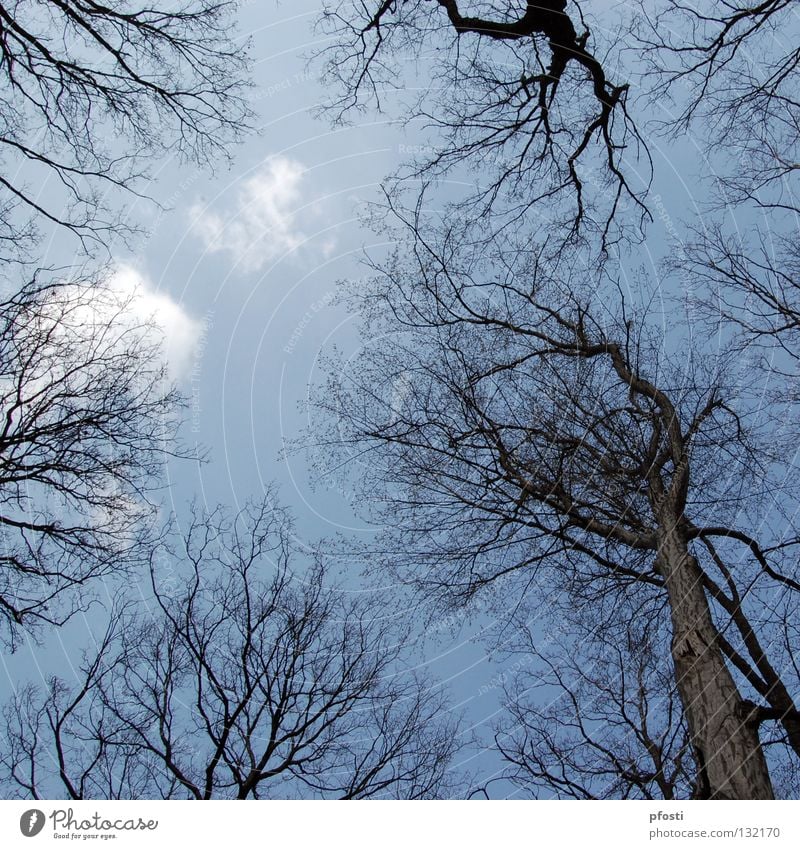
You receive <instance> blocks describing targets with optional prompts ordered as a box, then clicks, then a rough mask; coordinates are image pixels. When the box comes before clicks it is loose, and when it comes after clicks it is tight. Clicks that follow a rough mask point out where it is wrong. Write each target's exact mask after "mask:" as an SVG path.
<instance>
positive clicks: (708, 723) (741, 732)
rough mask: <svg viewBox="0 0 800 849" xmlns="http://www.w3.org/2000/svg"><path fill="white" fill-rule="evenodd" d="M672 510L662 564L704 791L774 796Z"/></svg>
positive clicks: (719, 795) (662, 536)
mask: <svg viewBox="0 0 800 849" xmlns="http://www.w3.org/2000/svg"><path fill="white" fill-rule="evenodd" d="M670 513H671V511H664V513H663V514H662V516H661V517H660V518H661V528H660V531H659V543H660V544H659V552H658V567H659V570H660V572H661V574H662V575H663V577H664V580H665V582H666V587H667V593H668V595H669V602H670V612H671V618H672V628H673V636H672V658H673V661H674V663H675V676H676V680H677V686H678V691H679V693H680V696H681V699H682V701H683V706H684V710H685V712H686V717H687V721H688V724H689V732H690V736H691V739H692V744H693V746H694V749H695V752H696V755H697V760H698V767H699V776H700V787H699V789H698V792H699V795H701V796H703V797H707V798H710V799H772V798H774V793H773V789H772V781H771V780H770V776H769V770H768V769H767V762H766V759H765V757H764V752H763V750H762V748H761V743H760V741H759V738H758V726H757V724H756V723H755V722H753V721H752V720H751V712H750V705H749V703H748V702H747V701H746V700H745V699H744V698H743V697H742V695H741V694H740V692H739V689H738V687H737V686H736V682H735V681H734V680H733V676H732V675H731V672H730V670H729V669H728V666H727V664H726V662H725V658H724V656H723V654H722V651H721V650H720V648H719V645H718V641H717V629H716V626H715V625H714V622H713V619H712V617H711V610H710V608H709V605H708V600H707V598H706V595H705V591H704V589H703V580H702V573H701V571H700V566H699V564H698V562H697V560H696V559H695V558H694V557H693V556H692V554H691V553H690V551H689V547H688V542H687V539H686V534H685V532H684V531H683V530H682V529H681V525H680V523H679V520H678V519H677V517H676V516H674V515H670Z"/></svg>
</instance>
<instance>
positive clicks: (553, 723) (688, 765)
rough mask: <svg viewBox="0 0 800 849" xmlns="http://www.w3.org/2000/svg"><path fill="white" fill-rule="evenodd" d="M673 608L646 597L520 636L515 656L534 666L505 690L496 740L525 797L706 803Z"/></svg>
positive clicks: (580, 611)
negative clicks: (672, 660) (701, 797)
mask: <svg viewBox="0 0 800 849" xmlns="http://www.w3.org/2000/svg"><path fill="white" fill-rule="evenodd" d="M643 589H644V588H643ZM641 603H643V604H644V605H645V606H646V609H647V613H648V616H647V619H646V620H645V619H644V618H643V617H642V616H641V610H640V608H639V604H641ZM665 607H666V606H665V605H664V604H663V599H661V598H659V596H658V595H657V594H654V593H648V592H647V591H646V589H645V590H644V591H642V592H638V593H630V592H628V593H626V594H625V596H624V597H622V598H620V599H616V600H615V603H614V604H613V605H612V604H609V603H608V602H607V601H606V603H604V604H601V605H599V606H597V607H595V606H593V605H590V604H584V605H581V606H578V607H577V608H576V609H573V610H564V609H563V608H562V607H559V609H558V614H557V616H552V615H547V616H546V617H545V620H546V621H545V623H542V622H541V620H540V618H539V617H537V618H536V627H535V628H533V627H531V626H530V625H529V624H528V625H524V626H523V627H517V628H516V629H515V633H516V635H517V638H516V641H515V652H516V653H522V656H523V657H525V658H526V663H525V664H524V665H521V666H520V670H519V671H518V673H517V674H516V675H514V676H513V677H512V678H511V680H509V681H508V682H507V684H506V686H505V691H506V699H507V709H506V712H505V714H504V716H503V719H502V720H501V722H500V723H498V725H499V728H498V732H497V734H496V737H495V739H496V742H497V746H498V748H499V750H500V751H501V752H502V754H503V756H504V757H505V758H506V760H507V761H508V762H509V765H510V768H509V770H508V772H507V777H508V778H510V779H511V780H512V781H513V782H514V783H515V784H516V785H518V786H519V787H520V788H521V789H522V790H523V792H526V793H528V794H530V795H532V796H534V797H536V798H543V797H553V796H555V797H557V798H560V797H569V798H575V799H618V798H623V799H681V798H687V797H692V796H696V795H698V793H699V792H700V790H701V788H699V787H698V786H697V784H696V779H697V775H698V772H697V764H696V762H695V760H694V757H693V754H692V747H691V744H690V743H689V740H688V735H687V731H686V723H685V719H684V715H683V710H682V707H681V701H680V697H679V696H678V693H677V691H676V687H675V679H674V676H673V674H672V669H671V668H670V664H669V645H668V631H669V628H668V626H667V624H668V616H669V614H668V611H666V610H665ZM665 618H666V620H667V621H666V622H665ZM543 624H544V626H545V627H544V628H542V625H543ZM665 626H667V627H665ZM541 631H544V634H545V636H544V637H542V634H541Z"/></svg>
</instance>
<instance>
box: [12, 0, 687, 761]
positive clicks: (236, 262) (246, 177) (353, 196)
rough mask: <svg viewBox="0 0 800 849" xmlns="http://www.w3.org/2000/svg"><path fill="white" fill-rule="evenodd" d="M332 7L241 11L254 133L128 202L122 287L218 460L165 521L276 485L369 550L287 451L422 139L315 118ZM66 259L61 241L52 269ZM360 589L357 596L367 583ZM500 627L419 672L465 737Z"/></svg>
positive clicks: (119, 250)
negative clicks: (444, 685) (147, 324)
mask: <svg viewBox="0 0 800 849" xmlns="http://www.w3.org/2000/svg"><path fill="white" fill-rule="evenodd" d="M604 5H608V4H604ZM319 7H320V3H319V0H298V2H295V3H292V4H288V3H273V2H266V0H261V2H250V3H245V4H243V9H242V13H241V31H242V34H243V37H249V38H251V39H252V43H253V48H252V55H253V58H254V76H255V79H254V82H255V88H254V92H253V93H254V106H255V108H256V110H257V113H258V125H259V131H258V132H257V133H256V134H253V135H252V136H251V137H250V138H248V139H247V141H246V142H245V143H244V144H243V145H241V147H239V148H238V149H236V150H235V151H232V164H231V166H230V168H228V167H226V166H222V167H221V168H220V170H219V171H218V172H217V173H215V174H212V173H210V172H209V171H208V170H207V169H202V170H201V169H197V168H196V167H191V166H186V165H181V164H180V163H178V162H176V161H174V160H170V159H166V160H164V161H163V162H161V163H159V165H158V167H157V168H156V169H155V173H154V176H155V180H154V182H153V184H152V185H151V186H150V187H149V192H150V194H151V195H152V196H153V197H154V198H156V199H157V200H158V201H159V202H161V203H162V204H164V205H166V206H167V207H169V209H168V210H167V211H165V212H163V213H161V212H158V210H157V209H155V208H154V207H153V206H152V204H149V203H147V202H145V201H135V202H133V203H132V202H131V199H130V198H129V199H127V201H126V203H127V204H128V205H129V209H128V212H129V214H130V216H131V219H132V220H134V221H142V222H143V223H144V224H145V226H147V227H149V228H150V230H151V232H150V233H149V234H148V235H147V236H146V237H144V238H142V239H140V240H139V241H138V242H137V243H135V244H134V245H133V246H131V247H130V248H125V247H124V246H116V248H115V251H114V255H113V261H114V263H115V264H116V271H115V272H114V273H115V275H116V279H117V280H118V281H119V285H120V286H123V287H126V286H133V285H138V286H139V287H140V289H141V291H142V292H143V295H142V300H141V309H142V310H143V311H144V312H145V313H153V314H154V315H155V316H156V318H157V319H158V321H159V322H160V323H161V324H162V326H163V327H164V330H165V333H166V337H167V343H168V344H167V355H168V357H169V362H170V367H171V369H172V371H173V374H174V375H175V377H176V379H177V380H178V381H179V383H180V384H181V386H182V387H183V388H184V391H185V392H186V393H187V395H188V397H189V402H190V409H189V411H188V416H187V422H186V424H185V426H184V437H185V439H187V440H189V441H192V442H194V441H197V442H198V443H199V444H202V445H203V446H205V447H207V448H208V449H209V450H210V461H209V462H208V463H207V464H205V465H203V466H198V465H196V464H192V463H190V462H185V461H184V462H179V463H173V464H172V465H171V466H170V469H169V489H168V490H167V491H165V510H169V509H172V510H175V511H176V513H177V514H178V516H181V515H182V514H183V513H184V511H185V505H186V502H187V501H188V500H189V499H191V498H197V500H198V501H200V502H201V503H206V504H208V505H210V506H213V505H215V504H217V503H219V502H221V503H225V504H229V505H232V506H234V507H236V506H238V505H241V504H242V503H243V502H244V501H245V500H246V499H247V498H249V497H253V496H256V497H257V496H258V495H259V494H260V493H261V492H262V491H263V489H264V488H265V486H267V485H269V484H270V483H271V482H273V481H277V482H278V483H279V484H280V492H281V496H282V499H283V501H284V502H285V503H286V504H288V505H289V506H290V507H291V508H292V509H293V511H294V513H295V515H296V517H297V520H298V532H299V534H300V535H301V536H302V538H304V539H305V540H308V541H313V540H316V539H319V538H323V537H329V536H331V535H334V534H336V533H344V534H346V535H349V536H351V537H354V538H358V539H369V538H370V537H371V536H372V535H373V534H374V533H375V532H376V529H375V528H372V527H370V526H368V525H367V524H365V522H364V520H363V518H360V517H359V516H358V514H357V511H355V510H354V509H353V504H352V503H351V502H352V498H351V495H350V493H349V492H348V491H347V490H346V489H345V490H342V489H341V488H339V489H336V488H334V489H328V488H326V486H325V485H320V486H316V487H314V486H312V485H311V481H310V480H309V469H308V468H307V466H306V461H305V458H304V456H303V455H302V454H290V455H288V456H284V455H283V454H282V448H283V446H284V441H285V439H287V438H292V437H294V436H296V435H297V434H298V432H299V431H300V429H301V428H302V427H303V425H304V423H305V414H304V413H303V411H302V409H301V404H302V401H303V399H304V398H305V397H306V394H307V388H308V385H309V384H310V383H314V382H315V381H316V380H319V379H320V378H321V373H320V363H319V358H320V356H321V355H323V354H324V353H325V352H326V351H329V350H330V349H331V347H332V346H333V345H337V346H338V347H339V348H340V349H341V350H342V351H343V352H344V353H345V355H347V354H348V353H352V352H354V350H355V349H356V347H357V345H358V344H359V341H358V335H357V329H358V319H357V317H356V316H352V315H348V314H347V313H346V312H344V311H343V309H342V308H341V307H340V306H337V305H336V304H335V303H334V297H335V293H336V290H337V281H338V280H340V279H343V278H349V279H352V278H358V277H359V276H361V275H363V274H364V269H363V268H362V267H361V266H360V264H359V259H360V257H361V255H362V251H363V250H364V249H365V248H366V249H367V250H370V249H372V250H378V251H379V250H381V249H382V247H384V245H383V241H382V239H381V237H380V236H379V235H376V234H374V233H371V232H369V231H368V230H366V229H365V228H364V227H363V226H361V224H360V223H359V220H358V216H359V212H360V211H361V210H362V209H363V205H364V203H365V202H369V201H370V200H373V199H376V198H377V197H378V191H379V186H380V182H381V180H382V179H383V178H384V177H385V176H386V175H387V174H388V173H389V172H390V171H392V170H393V169H394V168H396V167H397V166H398V165H399V164H400V162H402V161H403V159H404V158H405V156H404V154H405V153H406V152H407V151H408V150H409V149H410V148H413V146H415V145H418V144H424V143H426V141H427V140H426V139H424V138H422V137H421V136H419V135H417V134H416V133H415V131H414V129H413V128H405V129H403V128H402V127H400V126H399V125H398V124H396V123H395V124H393V123H391V122H390V121H389V120H388V119H387V118H384V117H381V116H377V115H375V114H374V113H370V112H367V113H365V114H364V115H363V116H362V120H360V121H359V122H358V123H355V124H353V125H351V126H347V127H340V128H332V127H331V126H330V124H329V123H328V122H327V121H326V120H325V119H324V118H322V119H320V118H316V117H315V116H314V112H315V107H317V105H318V104H319V103H320V101H321V100H322V99H323V97H324V92H323V90H322V88H321V87H320V85H319V83H318V81H317V78H316V72H317V70H318V66H317V67H313V66H312V67H311V68H309V67H308V66H307V63H306V59H305V57H306V56H307V55H309V54H311V53H313V52H314V50H315V49H316V48H318V47H319V46H320V42H319V39H318V37H317V36H315V35H314V34H313V32H312V24H313V21H314V19H315V17H316V14H317V13H318V10H319ZM390 107H391V98H390ZM389 111H390V112H391V111H392V110H391V108H390V110H389ZM696 150H697V146H696V145H695V144H694V141H693V140H692V139H691V138H686V139H684V140H683V141H682V143H681V144H680V145H675V144H671V145H667V144H666V142H664V140H661V141H658V140H654V155H655V157H656V163H655V165H656V175H657V178H656V184H655V188H654V191H655V193H656V194H658V195H660V197H661V201H660V206H658V207H657V208H656V209H655V212H656V220H655V222H654V224H653V225H652V227H651V228H650V236H649V239H648V242H647V244H646V245H645V246H644V247H643V248H642V249H641V251H640V252H639V253H638V254H637V255H636V256H634V257H632V258H630V260H629V262H628V265H629V267H630V268H633V267H635V266H636V265H638V264H640V263H641V264H643V265H644V266H646V267H649V268H652V266H653V259H654V258H657V257H658V256H660V255H662V254H663V253H664V251H665V250H666V249H667V248H668V246H669V244H670V242H671V240H673V239H675V238H678V237H680V236H681V234H682V232H683V225H682V223H681V222H682V220H685V219H688V218H690V217H691V216H692V215H693V214H694V212H695V211H696V209H697V200H698V198H697V193H698V188H697V183H696V182H695V180H694V175H695V174H696V172H697V171H699V170H701V169H702V163H701V162H700V161H699V160H698V159H697V154H696ZM64 245H65V243H64V241H63V239H61V237H55V238H54V239H53V240H52V241H51V242H50V243H49V251H50V254H51V255H52V256H56V255H58V253H59V252H63V250H64ZM355 574H356V570H354V575H355ZM352 588H353V590H354V591H359V589H360V587H359V585H358V583H357V578H355V577H354V578H353V584H352ZM92 615H94V614H92ZM96 624H97V622H96V620H93V619H92V616H91V615H90V616H88V617H82V618H80V619H77V620H75V621H74V622H72V623H71V625H70V626H69V627H68V628H67V629H65V630H63V631H62V632H59V633H53V634H50V635H49V636H47V637H46V639H45V641H44V643H43V645H42V646H40V647H37V646H34V645H33V644H28V645H26V646H23V647H21V648H20V649H19V650H18V652H17V654H16V655H15V656H14V657H11V656H8V655H6V656H4V657H3V658H2V660H3V668H4V669H5V670H6V672H7V675H6V674H4V673H3V671H2V670H0V679H3V685H4V686H3V687H2V688H1V689H4V690H6V691H7V690H8V689H10V688H11V687H13V686H14V684H13V682H14V681H15V680H16V681H18V680H19V679H20V678H21V676H22V675H23V671H25V670H35V671H34V678H35V677H37V675H39V674H40V673H41V674H44V673H45V672H47V671H49V670H52V669H59V670H61V672H62V674H65V675H68V673H67V672H65V670H68V669H69V666H70V664H74V663H76V662H77V660H78V659H79V655H80V647H81V646H82V645H85V644H86V642H87V639H89V634H90V632H91V629H92V628H93V627H95V626H96ZM446 624H447V623H445V625H446ZM487 624H488V623H487V622H486V621H485V620H484V619H482V618H481V617H480V616H478V617H477V618H476V619H475V620H474V621H472V622H469V621H467V620H462V619H458V620H457V621H456V622H455V624H454V627H453V628H452V629H451V628H448V627H442V629H441V631H440V633H438V634H437V635H436V637H437V639H436V641H435V642H430V643H429V644H428V645H427V646H426V647H425V654H424V660H423V659H421V662H424V663H427V664H429V666H430V668H431V670H432V672H433V674H434V675H436V676H438V677H439V678H441V679H443V680H445V681H447V682H448V684H449V685H450V686H451V687H452V690H453V694H454V696H453V698H454V704H457V705H460V706H462V707H463V709H464V710H465V711H466V714H467V718H468V719H467V726H469V725H475V726H479V727H486V726H487V723H488V722H489V721H490V720H491V718H492V716H493V714H494V713H495V712H496V710H497V709H498V703H497V694H498V688H497V686H496V683H497V679H498V676H500V675H502V674H503V673H504V672H506V671H507V669H508V667H509V666H513V662H504V661H502V660H500V661H497V662H495V661H493V660H491V659H489V658H488V657H487V652H486V647H485V646H483V645H482V644H481V643H480V642H479V641H478V640H477V639H476V638H477V637H479V633H480V630H481V629H482V628H483V627H485V626H486V625H487ZM473 754H474V753H473ZM473 767H474V768H475V769H476V770H477V771H478V772H479V773H480V774H482V775H483V777H484V778H485V777H488V776H489V775H491V773H492V771H493V770H494V769H496V767H497V762H496V760H494V759H493V758H492V757H487V758H484V759H483V760H480V759H479V760H477V761H475V762H474V763H473Z"/></svg>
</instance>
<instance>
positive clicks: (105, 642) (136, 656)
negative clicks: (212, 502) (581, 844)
mask: <svg viewBox="0 0 800 849" xmlns="http://www.w3.org/2000/svg"><path fill="white" fill-rule="evenodd" d="M173 531H174V532H173V533H172V534H171V535H170V536H169V538H168V542H167V547H165V548H162V549H159V550H157V551H155V552H154V553H153V559H152V562H151V567H150V574H151V578H152V583H153V594H154V597H153V602H152V605H147V604H142V603H140V604H138V605H132V604H131V603H130V602H128V604H126V605H123V607H122V608H121V609H119V610H116V611H115V616H114V620H113V621H112V622H111V624H110V626H109V629H108V631H107V632H106V634H105V636H104V637H102V638H101V639H99V640H98V641H97V645H96V647H95V648H93V649H92V651H91V653H90V654H89V655H87V657H86V659H85V662H84V664H83V665H82V666H81V669H80V672H79V674H78V676H77V680H76V681H75V682H71V681H69V680H64V679H60V678H55V677H54V678H52V679H51V680H49V681H48V682H47V686H46V688H44V691H42V688H36V687H28V688H26V689H24V690H22V691H21V692H19V693H18V694H17V697H16V699H15V700H14V701H13V702H12V703H11V704H9V705H8V706H7V708H6V714H5V718H6V724H7V730H6V739H5V744H4V747H3V750H4V751H3V755H2V756H0V764H1V765H2V768H3V775H2V778H3V781H4V783H5V787H6V792H8V793H11V794H12V795H17V794H19V795H24V796H32V797H33V798H43V797H52V796H53V795H55V796H61V795H66V796H67V797H68V798H70V799H88V798H114V799H116V798H121V799H130V798H132V799H137V798H165V799H173V798H190V799H212V798H215V799H216V798H223V799H224V798H233V799H236V798H239V799H246V798H255V799H269V798H286V797H289V798H304V797H311V798H320V797H321V798H343V799H359V798H371V797H377V798H382V797H383V798H385V797H388V798H392V797H401V798H429V797H435V796H439V795H445V794H447V793H448V792H453V789H454V787H455V784H452V783H451V782H453V781H454V780H455V779H454V778H453V776H452V775H450V773H449V768H450V764H451V759H452V757H453V755H454V753H455V752H456V751H457V750H458V749H459V748H460V747H461V745H462V743H461V742H460V740H459V738H458V735H457V727H456V722H455V718H454V716H453V715H452V714H450V713H449V712H448V711H447V710H446V707H445V702H444V699H443V693H442V691H441V689H440V688H438V687H437V686H435V685H433V684H431V683H430V682H427V681H425V680H424V679H422V678H420V677H418V676H417V675H416V674H415V672H414V670H413V669H412V668H411V667H410V666H409V665H408V660H409V658H408V657H407V652H406V649H405V648H404V637H405V636H406V635H404V633H403V630H402V628H400V629H398V628H396V627H395V625H394V624H393V623H392V617H391V615H390V608H389V606H386V605H383V606H382V605H381V604H380V603H379V602H378V601H377V599H376V598H374V597H373V598H371V599H370V600H369V601H368V602H367V601H365V599H364V598H360V597H359V595H358V594H355V593H347V592H345V591H344V590H342V589H341V588H337V587H336V584H335V580H334V578H333V576H332V575H331V574H329V573H328V572H327V571H326V570H325V568H324V567H323V564H322V562H321V560H320V558H319V556H318V555H315V554H313V553H308V552H306V553H304V552H302V551H300V550H299V549H298V547H297V545H296V543H295V542H294V541H293V536H294V534H293V531H292V525H291V521H290V520H289V518H288V515H287V514H286V512H285V511H284V510H283V509H281V508H280V507H279V506H278V505H277V504H276V503H275V502H274V494H273V493H267V495H266V496H265V498H264V499H263V500H262V501H259V502H253V503H251V504H249V505H247V506H246V507H244V508H243V509H242V510H241V511H240V512H239V513H238V514H236V515H235V516H232V515H230V513H228V512H227V511H224V510H221V509H217V510H215V511H202V510H200V509H196V510H194V511H193V515H192V519H191V521H190V523H189V525H188V527H187V528H186V530H185V531H183V532H182V533H177V532H175V529H173Z"/></svg>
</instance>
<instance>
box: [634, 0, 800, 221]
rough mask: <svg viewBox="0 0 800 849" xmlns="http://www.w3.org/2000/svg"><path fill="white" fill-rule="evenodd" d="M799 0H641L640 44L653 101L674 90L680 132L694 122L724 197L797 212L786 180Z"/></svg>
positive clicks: (795, 125) (795, 155) (796, 122)
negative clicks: (690, 0)
mask: <svg viewBox="0 0 800 849" xmlns="http://www.w3.org/2000/svg"><path fill="white" fill-rule="evenodd" d="M797 12H798V8H797V3H796V2H795V0H766V2H761V3H754V4H747V3H740V2H736V0H734V2H727V0H706V2H704V3H702V4H699V5H693V4H689V3H685V2H683V0H658V2H657V3H641V4H640V14H639V17H638V25H637V27H636V29H635V32H636V35H637V49H638V50H639V51H641V54H642V56H643V58H644V60H645V62H646V64H647V68H648V74H647V77H646V80H647V83H646V85H647V90H649V92H650V95H651V96H652V97H653V99H660V98H664V97H668V98H671V100H672V102H673V103H674V104H675V107H676V110H677V111H676V113H675V115H674V117H670V118H668V119H666V120H663V119H662V121H663V124H664V126H665V129H667V130H668V131H670V132H673V133H676V134H682V133H685V132H686V131H687V130H688V129H690V128H693V127H697V128H698V129H700V130H701V137H702V138H704V139H705V145H706V150H707V151H708V154H709V155H710V156H711V157H712V159H713V160H715V161H719V159H720V158H721V159H722V160H723V161H724V164H722V166H721V167H720V168H718V169H717V173H716V175H715V176H716V179H717V180H718V182H719V183H720V185H721V187H722V194H721V198H722V201H723V202H724V203H740V202H743V201H747V202H752V203H755V204H756V205H757V206H759V207H761V208H762V209H763V210H765V211H767V212H769V213H772V212H775V211H779V210H781V209H789V210H796V209H797V202H796V200H794V199H793V198H792V197H791V193H787V185H786V180H787V178H792V177H793V176H794V174H795V172H796V171H797V170H798V168H800V151H799V150H798V138H800V134H799V133H798V130H800V103H798V100H797V87H798V81H799V80H800V77H799V76H798V75H799V74H800V64H799V63H800V48H798V46H797V44H798V42H797V36H798V25H797Z"/></svg>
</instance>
